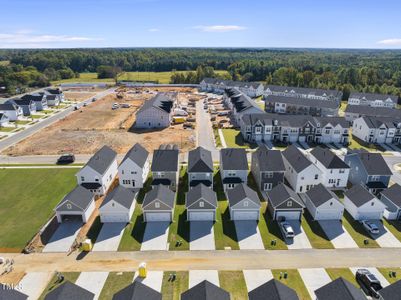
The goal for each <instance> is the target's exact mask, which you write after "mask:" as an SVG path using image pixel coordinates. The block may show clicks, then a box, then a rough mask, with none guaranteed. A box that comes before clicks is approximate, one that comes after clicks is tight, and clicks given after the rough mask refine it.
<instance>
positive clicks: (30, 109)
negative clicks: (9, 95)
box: [9, 99, 36, 116]
mask: <svg viewBox="0 0 401 300" xmlns="http://www.w3.org/2000/svg"><path fill="white" fill-rule="evenodd" d="M9 102H11V103H14V104H16V105H17V106H19V107H21V108H22V113H23V115H24V116H30V115H32V114H34V113H35V112H36V104H35V102H34V101H32V100H24V99H12V100H10V101H9Z"/></svg>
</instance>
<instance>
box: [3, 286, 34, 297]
mask: <svg viewBox="0 0 401 300" xmlns="http://www.w3.org/2000/svg"><path fill="white" fill-rule="evenodd" d="M0 299H4V300H6V299H10V300H27V299H28V295H25V294H23V293H21V292H20V291H18V289H17V288H12V286H10V285H6V284H3V283H0Z"/></svg>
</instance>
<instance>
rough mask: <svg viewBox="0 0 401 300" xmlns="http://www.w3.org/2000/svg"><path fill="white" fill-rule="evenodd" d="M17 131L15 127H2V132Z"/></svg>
mask: <svg viewBox="0 0 401 300" xmlns="http://www.w3.org/2000/svg"><path fill="white" fill-rule="evenodd" d="M13 130H15V126H13V127H0V132H11V131H13Z"/></svg>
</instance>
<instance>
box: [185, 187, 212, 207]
mask: <svg viewBox="0 0 401 300" xmlns="http://www.w3.org/2000/svg"><path fill="white" fill-rule="evenodd" d="M199 199H204V200H205V201H207V202H209V203H210V204H211V205H213V207H217V196H216V193H215V192H214V191H213V190H212V189H211V188H209V187H207V186H205V185H204V184H202V183H201V184H198V185H197V186H195V187H193V188H192V189H190V190H189V191H188V193H187V197H186V203H185V206H186V207H188V206H191V205H192V204H194V203H195V202H196V201H198V200H199Z"/></svg>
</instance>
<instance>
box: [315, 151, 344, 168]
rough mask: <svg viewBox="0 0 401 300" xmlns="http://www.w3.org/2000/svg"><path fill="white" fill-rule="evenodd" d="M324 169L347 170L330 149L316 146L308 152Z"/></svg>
mask: <svg viewBox="0 0 401 300" xmlns="http://www.w3.org/2000/svg"><path fill="white" fill-rule="evenodd" d="M310 153H311V154H312V155H313V156H314V157H315V158H316V159H317V160H318V161H319V162H320V163H321V164H322V165H323V166H324V167H325V168H326V169H349V166H348V165H347V164H346V163H345V162H344V161H343V160H342V159H341V158H339V157H338V156H337V155H335V154H334V153H333V152H332V151H331V150H330V149H323V148H322V147H320V146H318V147H315V148H314V149H313V150H312V151H311V152H310Z"/></svg>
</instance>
